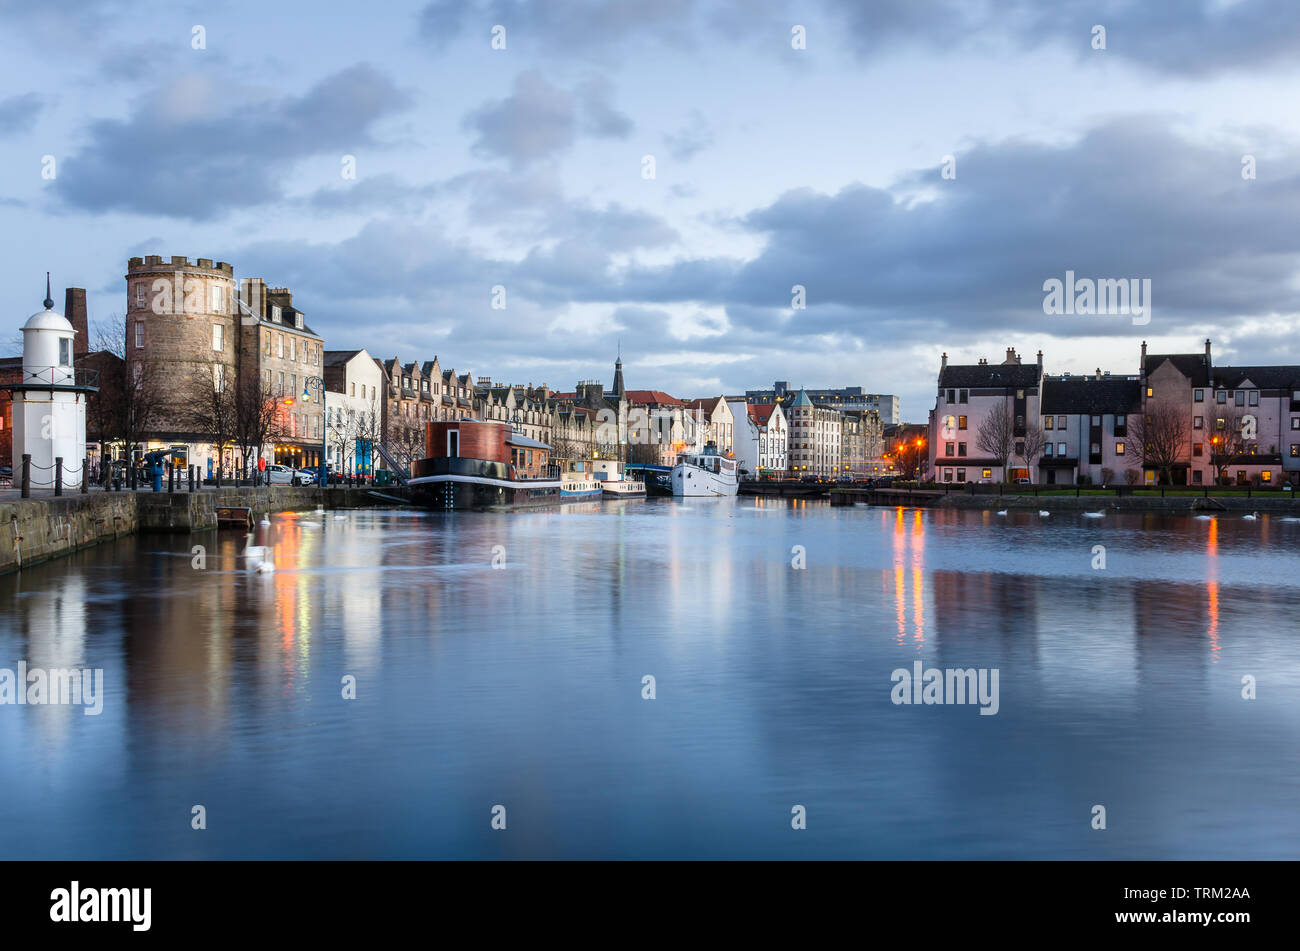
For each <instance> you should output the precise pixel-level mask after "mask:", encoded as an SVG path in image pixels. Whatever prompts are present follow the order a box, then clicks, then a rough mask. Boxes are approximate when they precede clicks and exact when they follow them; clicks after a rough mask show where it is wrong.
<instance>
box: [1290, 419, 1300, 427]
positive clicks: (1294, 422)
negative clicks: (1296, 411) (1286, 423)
mask: <svg viewBox="0 0 1300 951" xmlns="http://www.w3.org/2000/svg"><path fill="white" fill-rule="evenodd" d="M1291 428H1292V429H1300V416H1292V417H1291Z"/></svg>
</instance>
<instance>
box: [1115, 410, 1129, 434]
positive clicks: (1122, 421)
mask: <svg viewBox="0 0 1300 951" xmlns="http://www.w3.org/2000/svg"><path fill="white" fill-rule="evenodd" d="M1127 433H1128V416H1126V415H1125V414H1124V413H1116V414H1115V435H1116V436H1124V435H1126V434H1127Z"/></svg>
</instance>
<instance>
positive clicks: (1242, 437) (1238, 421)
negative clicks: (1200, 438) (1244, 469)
mask: <svg viewBox="0 0 1300 951" xmlns="http://www.w3.org/2000/svg"><path fill="white" fill-rule="evenodd" d="M1244 422H1245V414H1244V413H1242V411H1241V410H1239V409H1238V408H1237V407H1235V406H1224V407H1223V408H1221V409H1220V410H1219V411H1218V412H1217V413H1216V414H1215V421H1214V435H1213V436H1211V437H1210V464H1211V465H1212V466H1214V481H1215V483H1216V484H1222V482H1223V477H1224V473H1225V472H1226V471H1227V469H1228V466H1229V465H1231V464H1232V460H1233V458H1234V457H1235V456H1238V455H1240V454H1241V453H1244V452H1246V451H1248V450H1247V440H1246V434H1245V432H1244V431H1243V429H1242V423H1244Z"/></svg>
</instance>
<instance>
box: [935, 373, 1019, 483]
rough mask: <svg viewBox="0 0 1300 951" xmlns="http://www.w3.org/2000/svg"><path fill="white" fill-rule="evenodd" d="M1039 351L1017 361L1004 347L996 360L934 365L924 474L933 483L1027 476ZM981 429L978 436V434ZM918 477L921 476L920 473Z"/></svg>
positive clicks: (1011, 479) (996, 480) (995, 480)
mask: <svg viewBox="0 0 1300 951" xmlns="http://www.w3.org/2000/svg"><path fill="white" fill-rule="evenodd" d="M1042 374H1043V352H1042V351H1041V350H1040V351H1039V352H1038V362H1037V363H1036V364H1032V363H1031V364H1025V363H1022V361H1021V358H1020V356H1019V355H1018V354H1017V353H1016V351H1015V349H1014V348H1011V347H1008V348H1007V353H1006V358H1005V359H1004V360H1003V361H1002V362H1001V363H996V364H994V363H989V361H988V360H987V359H981V360H980V361H979V362H978V363H974V364H960V365H958V364H954V365H951V366H950V365H949V364H948V354H946V353H945V354H944V355H943V357H942V363H941V364H940V368H939V386H938V391H939V392H938V395H937V397H936V399H935V406H934V409H932V410H931V411H930V421H929V425H928V427H927V429H928V431H927V433H926V434H925V436H924V437H923V438H924V439H925V441H926V446H925V448H926V449H927V452H926V454H925V466H924V467H923V468H924V470H925V472H926V473H930V474H933V477H934V479H935V481H936V482H1002V481H1014V480H1016V479H1028V478H1031V469H1032V467H1033V464H1034V462H1035V461H1036V460H1037V457H1038V455H1039V453H1038V449H1039V447H1038V446H1036V445H1035V443H1039V442H1041V439H1042V437H1041V426H1040V424H1039V422H1038V418H1039V387H1040V382H1041V379H1042ZM981 433H983V434H984V435H983V436H981ZM923 477H924V475H923Z"/></svg>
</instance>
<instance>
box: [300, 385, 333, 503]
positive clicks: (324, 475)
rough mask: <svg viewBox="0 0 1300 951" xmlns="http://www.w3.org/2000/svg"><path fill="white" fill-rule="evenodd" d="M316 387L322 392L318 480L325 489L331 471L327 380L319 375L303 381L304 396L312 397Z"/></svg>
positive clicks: (305, 397)
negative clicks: (327, 452) (327, 462)
mask: <svg viewBox="0 0 1300 951" xmlns="http://www.w3.org/2000/svg"><path fill="white" fill-rule="evenodd" d="M312 387H315V388H316V390H317V391H318V392H319V393H320V476H319V477H318V482H319V485H320V487H321V488H322V489H323V488H325V487H326V486H328V485H329V472H328V471H327V467H326V465H325V440H326V439H327V438H328V436H327V435H326V434H327V432H328V430H327V429H326V427H325V381H324V380H322V379H321V378H320V377H318V376H309V377H307V378H306V379H305V380H303V381H302V398H303V399H304V400H310V399H311V388H312Z"/></svg>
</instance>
